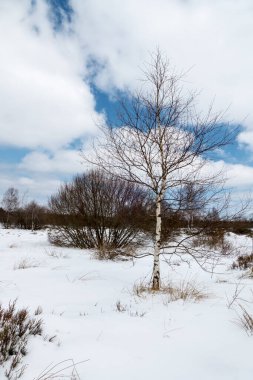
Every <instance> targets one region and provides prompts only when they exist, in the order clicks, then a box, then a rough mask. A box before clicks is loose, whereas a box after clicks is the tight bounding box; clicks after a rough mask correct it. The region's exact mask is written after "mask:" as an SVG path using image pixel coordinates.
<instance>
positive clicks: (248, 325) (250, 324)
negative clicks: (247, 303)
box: [237, 305, 253, 335]
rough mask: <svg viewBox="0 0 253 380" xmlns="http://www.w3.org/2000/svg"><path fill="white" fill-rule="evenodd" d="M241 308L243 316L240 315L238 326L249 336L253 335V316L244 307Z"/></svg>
mask: <svg viewBox="0 0 253 380" xmlns="http://www.w3.org/2000/svg"><path fill="white" fill-rule="evenodd" d="M239 306H240V308H241V311H242V314H241V315H239V317H238V320H237V324H238V325H239V326H240V327H242V328H243V330H244V331H245V332H246V333H247V334H248V335H253V315H251V314H250V313H249V312H248V311H247V310H246V309H245V308H244V307H243V306H241V305H239Z"/></svg>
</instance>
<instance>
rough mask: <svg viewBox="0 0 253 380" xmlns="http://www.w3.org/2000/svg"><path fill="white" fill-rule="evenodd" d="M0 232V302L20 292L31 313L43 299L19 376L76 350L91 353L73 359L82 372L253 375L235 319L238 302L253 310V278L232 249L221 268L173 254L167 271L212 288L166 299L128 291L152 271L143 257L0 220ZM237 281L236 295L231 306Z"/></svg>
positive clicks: (252, 347)
mask: <svg viewBox="0 0 253 380" xmlns="http://www.w3.org/2000/svg"><path fill="white" fill-rule="evenodd" d="M0 241H1V246H0V247H1V248H0V301H1V303H2V304H3V305H7V304H8V303H9V302H10V301H13V300H15V299H16V298H17V305H18V307H28V308H29V310H30V311H31V313H33V312H34V310H35V309H36V308H37V307H38V306H40V307H41V308H42V309H43V312H42V314H41V318H42V319H43V322H44V323H43V330H44V332H43V337H40V336H37V337H34V338H31V339H30V341H29V346H28V354H27V356H25V357H24V364H28V367H27V369H26V372H25V374H24V375H23V379H25V380H33V379H35V378H37V377H38V375H39V374H40V373H41V372H42V371H43V370H44V369H45V368H46V367H48V366H49V365H50V364H52V363H53V364H57V363H59V362H62V361H64V360H67V359H73V360H74V361H75V362H80V361H85V360H87V361H86V362H84V363H82V364H79V365H78V366H77V369H78V372H79V376H80V379H82V380H100V379H103V380H116V379H117V380H119V379H121V380H137V379H138V380H149V379H150V380H151V379H152V380H154V379H159V380H214V379H215V380H252V376H253V360H252V352H253V336H252V337H250V336H248V335H247V334H246V332H245V331H244V330H243V329H242V328H241V327H240V326H238V324H237V323H236V321H237V319H238V313H239V312H240V311H239V310H240V308H239V307H238V306H237V302H239V303H240V304H242V305H243V306H245V307H246V308H247V310H249V311H250V312H252V311H253V307H252V305H253V303H250V302H249V303H248V302H246V300H247V301H252V302H253V295H252V291H251V288H252V284H253V280H250V279H247V280H245V279H244V280H242V279H239V276H240V275H241V274H242V273H241V271H231V270H228V268H229V266H230V265H231V262H232V261H233V259H234V258H231V257H230V258H224V259H223V260H222V265H219V266H218V267H217V268H216V269H215V270H216V271H217V272H219V273H218V274H217V273H213V274H210V273H206V272H204V271H202V270H201V269H200V268H199V267H198V266H197V265H195V264H194V263H193V262H192V263H191V265H190V266H188V265H187V264H186V263H181V264H180V261H179V259H178V258H175V262H174V264H175V265H172V266H170V267H169V266H168V265H167V264H165V263H164V264H163V265H162V276H163V279H164V281H166V279H168V278H170V280H172V281H173V282H174V283H175V284H177V283H179V282H180V281H182V280H192V281H193V280H194V281H195V283H196V284H198V286H199V287H200V288H203V289H205V292H207V293H208V294H209V296H208V297H207V298H206V299H203V300H200V301H199V302H194V301H187V302H183V301H182V300H178V301H174V302H169V296H168V295H166V294H160V295H159V294H153V295H152V294H147V295H144V296H142V297H139V296H137V295H136V294H135V292H134V285H135V284H138V283H139V282H140V281H143V280H144V281H145V279H146V280H148V279H149V278H150V276H151V267H152V261H151V258H149V257H147V258H145V259H141V260H138V261H135V262H131V261H128V262H127V261H120V262H111V261H98V260H96V259H94V257H93V255H92V252H91V251H88V250H80V249H67V248H57V247H53V246H52V245H50V243H49V242H48V240H47V234H46V232H45V231H41V232H37V233H32V232H31V231H20V230H4V229H0ZM246 243H247V244H249V245H250V244H251V241H246ZM237 244H238V245H240V244H242V238H238V239H237ZM243 244H244V242H243ZM179 264H180V265H179ZM20 266H21V267H28V268H26V269H22V268H21V269H19V267H20ZM238 283H239V285H238ZM236 288H237V290H238V289H239V290H240V291H241V293H240V295H239V298H240V300H237V301H235V302H234V304H233V305H232V307H230V308H229V307H228V304H229V302H230V301H231V300H232V298H233V294H234V292H235V290H236ZM54 335H56V337H55V338H54V339H53V341H52V342H49V339H50V337H52V336H54ZM67 364H68V362H66V363H63V364H62V366H65V365H67ZM3 373H4V371H3V369H1V370H0V379H1V380H2V379H4V374H3ZM69 373H70V371H69V370H66V371H64V372H63V373H62V374H65V375H68V374H69Z"/></svg>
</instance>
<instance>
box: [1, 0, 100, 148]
mask: <svg viewBox="0 0 253 380" xmlns="http://www.w3.org/2000/svg"><path fill="white" fill-rule="evenodd" d="M29 3H30V1H28V0H13V1H9V0H2V1H1V5H0V7H1V8H0V52H1V60H0V72H1V74H0V104H1V110H0V130H1V133H0V144H6V145H13V146H18V147H27V148H37V147H46V148H48V149H51V150H54V149H58V148H59V147H62V146H66V145H67V144H69V143H70V142H71V141H72V140H74V139H77V138H79V137H82V136H84V135H85V133H94V132H95V130H96V121H97V119H99V118H101V116H100V115H98V114H97V113H96V112H95V100H94V98H93V95H92V94H91V91H90V88H89V86H88V85H87V84H85V82H84V80H83V78H84V76H85V74H86V73H85V65H84V62H83V56H81V51H80V47H79V46H78V44H77V42H76V40H75V37H74V36H73V35H71V34H69V33H67V31H65V32H63V33H60V34H55V33H54V32H53V29H52V25H50V22H49V19H48V13H47V12H48V8H47V6H46V5H45V4H44V2H43V1H39V2H38V7H37V8H34V11H33V12H32V13H31V12H30V13H29V12H28V11H29ZM35 27H36V28H35Z"/></svg>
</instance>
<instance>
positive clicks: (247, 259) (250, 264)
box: [231, 253, 253, 269]
mask: <svg viewBox="0 0 253 380" xmlns="http://www.w3.org/2000/svg"><path fill="white" fill-rule="evenodd" d="M251 268H253V253H251V254H250V255H241V256H239V257H237V259H236V261H234V262H233V264H232V265H231V269H251Z"/></svg>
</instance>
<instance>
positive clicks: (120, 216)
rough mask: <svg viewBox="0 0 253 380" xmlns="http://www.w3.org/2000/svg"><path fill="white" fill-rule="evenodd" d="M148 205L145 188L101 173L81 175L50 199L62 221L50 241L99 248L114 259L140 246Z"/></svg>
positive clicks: (59, 221)
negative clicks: (120, 251)
mask: <svg viewBox="0 0 253 380" xmlns="http://www.w3.org/2000/svg"><path fill="white" fill-rule="evenodd" d="M148 202H149V196H148V193H147V192H145V191H143V189H142V188H140V187H139V186H137V185H135V184H131V183H128V182H127V181H124V180H119V179H115V178H114V177H113V176H112V175H108V174H106V173H104V172H102V171H100V170H97V171H90V172H88V173H87V174H83V175H79V176H77V177H76V178H74V180H73V182H72V183H70V184H66V185H65V186H63V187H61V189H60V190H59V191H58V193H57V194H56V195H55V196H52V197H51V199H50V202H49V206H50V209H51V210H52V213H53V214H54V215H58V217H59V220H58V222H57V225H55V226H53V228H52V229H51V230H50V232H49V240H50V242H51V243H53V244H55V245H58V246H74V247H77V248H95V249H97V250H98V251H99V252H100V255H104V256H106V255H107V256H108V258H111V257H113V258H114V256H115V254H117V253H118V251H117V250H118V249H122V248H124V247H127V246H128V245H129V244H131V243H133V242H134V243H137V242H139V243H140V240H139V232H140V230H141V227H140V224H141V223H140V221H139V219H140V217H143V214H145V209H146V207H147V204H148Z"/></svg>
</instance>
